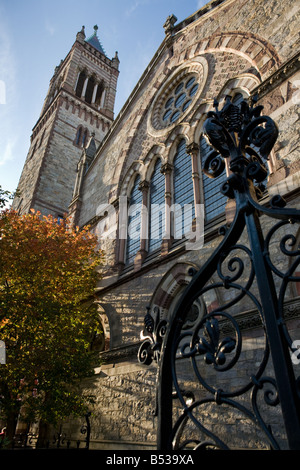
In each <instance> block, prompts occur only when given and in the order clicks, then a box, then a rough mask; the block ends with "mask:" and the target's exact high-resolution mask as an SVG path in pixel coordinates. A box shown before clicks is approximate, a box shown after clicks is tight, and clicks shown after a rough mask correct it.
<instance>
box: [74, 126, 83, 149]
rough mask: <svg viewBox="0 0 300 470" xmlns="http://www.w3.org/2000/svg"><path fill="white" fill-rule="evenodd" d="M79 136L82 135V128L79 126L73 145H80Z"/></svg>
mask: <svg viewBox="0 0 300 470" xmlns="http://www.w3.org/2000/svg"><path fill="white" fill-rule="evenodd" d="M81 134H82V127H81V126H80V127H79V128H78V130H77V134H76V139H75V144H76V145H80V140H81Z"/></svg>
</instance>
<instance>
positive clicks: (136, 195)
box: [126, 176, 142, 264]
mask: <svg viewBox="0 0 300 470" xmlns="http://www.w3.org/2000/svg"><path fill="white" fill-rule="evenodd" d="M139 184H140V177H139V176H137V177H136V179H135V181H134V185H133V188H132V190H131V193H130V199H129V209H128V234H127V246H126V264H130V263H133V261H134V257H135V255H136V253H137V251H138V250H139V249H140V243H141V242H140V239H141V210H142V192H141V191H140V190H139Z"/></svg>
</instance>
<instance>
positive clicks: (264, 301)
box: [148, 98, 300, 451]
mask: <svg viewBox="0 0 300 470" xmlns="http://www.w3.org/2000/svg"><path fill="white" fill-rule="evenodd" d="M218 106H219V105H218V103H217V102H216V101H215V103H214V107H215V111H214V112H210V113H209V114H208V117H207V120H206V122H205V125H204V133H205V135H206V137H207V139H208V141H209V143H210V145H211V146H212V147H213V149H214V150H213V151H212V153H211V154H210V155H209V156H208V158H207V160H206V162H205V165H204V172H206V174H207V175H208V176H210V177H216V176H218V175H220V174H221V173H222V172H223V171H224V167H225V165H224V159H227V160H228V163H229V169H230V174H231V176H230V177H229V178H228V180H227V182H226V183H225V184H224V185H223V186H222V188H221V192H222V193H223V194H225V195H226V196H227V197H229V198H230V199H232V200H233V201H235V205H236V209H235V216H234V220H233V222H232V223H231V225H230V227H229V228H224V229H223V235H224V238H223V240H222V242H221V243H220V245H219V246H218V247H217V248H216V249H215V251H214V252H213V253H212V255H211V256H210V257H209V259H208V260H207V262H206V263H205V264H204V265H203V267H202V268H201V269H200V270H199V271H198V272H197V273H196V274H195V275H194V276H193V278H192V281H191V282H190V283H189V285H188V286H187V287H186V288H185V290H184V292H183V294H182V296H181V298H180V300H179V302H178V304H177V306H176V309H175V312H174V315H173V316H172V320H171V321H170V323H169V324H168V325H167V327H166V325H165V323H164V324H163V325H162V326H163V327H164V328H165V329H166V332H165V337H164V341H163V342H162V348H161V351H160V360H159V372H158V373H159V377H158V449H159V450H164V451H166V450H168V451H169V450H172V449H182V448H184V449H186V448H193V449H202V448H218V449H230V448H232V447H234V445H235V443H236V442H238V440H237V441H236V440H235V439H234V438H233V434H232V433H233V429H235V430H237V432H238V433H241V434H243V433H244V440H247V439H248V437H247V432H246V431H245V426H247V429H248V427H250V424H251V426H254V427H255V429H256V430H257V431H256V432H257V436H258V437H257V440H258V441H259V443H258V446H261V445H262V443H263V442H265V443H266V445H267V448H271V449H279V448H281V446H282V442H285V444H283V445H286V447H287V448H288V449H300V398H299V378H298V379H297V378H296V375H297V374H296V372H295V366H294V363H299V362H300V361H299V358H298V355H297V347H296V346H297V344H298V343H297V341H293V339H294V340H297V339H298V340H300V337H299V338H292V337H291V335H290V332H289V330H288V327H287V324H286V322H285V318H284V303H285V301H286V298H287V297H288V295H289V294H290V289H291V288H294V287H295V282H296V281H299V280H300V278H299V277H298V276H297V267H298V265H299V264H300V256H299V254H300V251H299V247H298V246H297V232H296V230H295V227H297V224H298V223H299V222H300V211H297V210H295V209H289V208H287V207H285V206H286V203H285V201H284V200H283V199H282V198H281V197H280V196H275V197H273V198H272V199H271V201H269V202H268V204H262V203H261V202H259V201H260V199H261V197H262V195H263V191H264V187H263V182H264V180H265V179H266V177H267V174H268V169H267V166H266V159H267V158H268V155H269V153H270V151H271V149H272V147H273V146H274V143H275V141H276V139H277V135H278V130H277V126H276V124H275V123H274V122H273V121H272V119H271V118H270V117H267V116H263V115H261V111H262V108H263V107H262V106H256V99H255V98H253V99H252V101H251V105H248V103H247V102H246V101H243V102H242V103H241V104H240V105H239V106H238V105H235V104H233V103H232V102H231V100H230V98H228V99H227V100H226V103H225V105H224V107H223V109H222V110H219V109H218ZM273 253H275V254H273ZM218 289H221V290H222V293H223V299H224V298H225V299H226V300H225V301H223V303H222V304H220V305H219V306H217V307H216V308H214V309H212V310H211V311H206V313H205V314H204V316H203V317H202V318H201V320H200V321H198V324H197V325H196V326H195V327H194V328H193V330H192V331H187V330H186V329H185V327H184V325H185V320H186V318H187V316H188V313H189V311H190V308H191V306H192V305H193V302H194V301H195V300H196V299H199V298H203V299H205V296H207V295H209V294H210V293H211V292H213V291H214V292H215V291H218ZM247 308H248V309H249V308H251V309H252V310H254V311H255V312H256V313H257V315H258V316H259V318H260V324H261V328H262V334H261V337H260V341H261V342H262V341H263V344H261V345H260V348H259V349H257V350H253V348H252V352H251V354H252V357H251V360H250V359H249V358H248V359H247V357H248V356H247V354H248V355H249V354H250V353H249V351H248V353H247V349H246V350H245V345H246V344H247V338H245V332H244V331H243V328H242V327H241V323H240V320H241V319H242V315H238V314H237V313H240V312H243V311H244V310H245V309H247ZM148 317H149V314H148ZM157 326H158V327H159V325H157ZM151 328H152V329H153V325H152V327H151ZM156 334H157V338H159V340H158V341H157V343H161V336H159V333H158V330H157V331H156ZM299 343H300V341H299ZM152 349H153V348H152ZM154 349H155V348H154ZM156 349H157V347H156ZM253 355H254V357H253ZM293 355H294V356H293ZM293 357H294V360H292V359H293ZM270 362H271V363H272V364H273V365H272V368H270ZM239 367H241V368H242V371H241V370H240V369H239ZM250 367H252V370H250ZM188 368H191V371H193V374H194V375H195V376H196V382H195V381H194V382H191V381H187V380H186V377H187V375H186V372H187V369H188ZM235 371H239V372H236V373H235ZM270 371H271V372H270ZM272 371H273V372H272ZM241 372H242V373H241ZM269 409H272V410H276V413H277V410H278V411H279V410H281V412H280V419H282V423H283V425H282V429H281V433H282V432H283V431H284V433H285V436H283V439H281V438H279V439H278V438H277V436H276V433H274V432H273V428H272V427H271V425H272V420H271V421H270V422H269V421H268V418H269V416H270V415H269V411H268V410H269ZM277 415H278V413H277ZM277 415H276V416H277ZM228 416H229V418H228ZM278 419H279V418H278ZM230 423H233V424H234V426H235V427H234V426H231V428H232V431H228V428H229V427H230ZM238 423H241V427H240V428H239V425H238ZM281 437H282V436H281Z"/></svg>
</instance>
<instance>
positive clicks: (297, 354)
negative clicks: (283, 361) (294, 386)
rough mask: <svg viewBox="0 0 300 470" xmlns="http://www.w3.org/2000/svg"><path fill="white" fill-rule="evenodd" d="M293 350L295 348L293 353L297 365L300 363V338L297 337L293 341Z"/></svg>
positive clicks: (292, 357)
mask: <svg viewBox="0 0 300 470" xmlns="http://www.w3.org/2000/svg"><path fill="white" fill-rule="evenodd" d="M292 350H293V352H292V354H291V359H292V363H293V364H295V365H298V364H300V340H299V339H296V340H295V341H293V344H292Z"/></svg>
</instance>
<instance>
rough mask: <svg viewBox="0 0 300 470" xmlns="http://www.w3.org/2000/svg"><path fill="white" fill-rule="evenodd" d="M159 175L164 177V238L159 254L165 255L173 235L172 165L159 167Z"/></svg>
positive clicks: (166, 164) (167, 164) (165, 164)
mask: <svg viewBox="0 0 300 470" xmlns="http://www.w3.org/2000/svg"><path fill="white" fill-rule="evenodd" d="M160 171H161V173H162V174H163V175H165V206H166V207H165V236H164V239H163V242H162V247H161V254H162V255H166V254H167V253H168V252H169V249H170V247H171V245H172V243H173V235H172V233H171V226H172V224H171V212H170V208H171V205H172V172H173V165H171V164H170V163H169V162H166V163H164V164H163V165H162V167H161V170H160Z"/></svg>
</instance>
